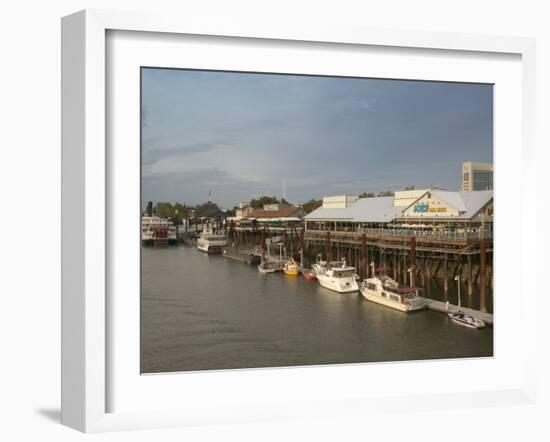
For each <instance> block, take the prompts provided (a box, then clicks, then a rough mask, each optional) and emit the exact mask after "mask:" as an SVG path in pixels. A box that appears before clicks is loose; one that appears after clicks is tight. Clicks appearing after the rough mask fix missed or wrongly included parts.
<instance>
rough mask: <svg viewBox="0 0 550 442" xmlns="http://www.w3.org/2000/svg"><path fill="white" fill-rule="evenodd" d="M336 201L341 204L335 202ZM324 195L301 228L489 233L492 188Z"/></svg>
mask: <svg viewBox="0 0 550 442" xmlns="http://www.w3.org/2000/svg"><path fill="white" fill-rule="evenodd" d="M335 201H340V202H341V204H339V205H338V204H335V203H334V202H335ZM343 201H346V202H349V201H354V198H353V197H351V198H350V197H344V196H341V197H325V198H323V205H322V206H321V207H319V208H318V209H316V210H314V211H313V212H311V213H310V214H308V215H306V216H305V217H304V220H305V230H306V231H338V232H359V233H376V234H383V235H405V236H409V235H411V236H438V237H447V236H454V237H456V235H459V236H462V237H464V238H472V239H474V238H490V237H492V230H493V229H492V227H493V192H492V191H478V192H449V191H445V190H441V189H421V190H416V189H415V190H407V191H401V192H396V193H395V195H394V196H387V197H378V198H360V199H355V201H354V202H352V203H351V204H348V203H346V204H343V203H342V202H343Z"/></svg>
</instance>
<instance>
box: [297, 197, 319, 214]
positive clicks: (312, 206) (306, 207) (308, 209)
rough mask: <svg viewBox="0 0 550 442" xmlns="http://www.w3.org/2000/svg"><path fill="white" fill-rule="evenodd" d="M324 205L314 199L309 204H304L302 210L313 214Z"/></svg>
mask: <svg viewBox="0 0 550 442" xmlns="http://www.w3.org/2000/svg"><path fill="white" fill-rule="evenodd" d="M322 204H323V201H322V200H316V199H314V198H312V199H310V200H309V201H308V202H307V203H304V204H302V208H303V209H304V210H305V211H306V212H308V213H310V212H313V211H314V210H315V209H317V208H319V207H321V205H322Z"/></svg>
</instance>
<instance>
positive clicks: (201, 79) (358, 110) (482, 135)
mask: <svg viewBox="0 0 550 442" xmlns="http://www.w3.org/2000/svg"><path fill="white" fill-rule="evenodd" d="M141 93H142V96H141V98H142V112H141V114H142V115H141V127H142V134H141V137H142V138H141V149H142V204H143V205H144V206H145V204H146V203H147V201H154V202H157V201H169V202H172V203H174V202H180V203H182V204H188V205H195V204H199V203H202V202H205V201H207V200H211V201H214V202H216V203H217V204H218V205H220V207H222V208H224V209H230V208H233V207H234V206H236V205H238V203H239V202H240V201H248V200H250V199H252V198H255V197H259V196H262V195H270V196H271V195H275V196H277V197H279V198H280V197H282V196H283V192H284V195H285V197H286V199H287V200H288V201H290V202H292V203H300V202H306V201H308V200H310V199H311V198H315V199H320V198H322V197H323V196H329V195H343V194H351V195H357V194H360V193H362V192H374V193H378V192H380V191H384V190H392V191H396V190H400V189H403V188H404V187H406V186H415V187H417V188H418V187H430V186H438V187H443V188H445V189H447V190H459V188H460V175H461V167H462V162H464V161H480V162H492V160H493V88H492V85H485V84H467V83H446V82H427V81H404V80H380V79H368V78H342V77H314V76H297V75H280V74H255V73H234V72H209V71H192V70H181V69H156V68H143V69H142V90H141Z"/></svg>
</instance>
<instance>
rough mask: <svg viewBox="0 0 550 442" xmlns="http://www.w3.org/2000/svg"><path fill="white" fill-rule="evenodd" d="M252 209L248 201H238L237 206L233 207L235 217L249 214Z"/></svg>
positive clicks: (244, 216)
mask: <svg viewBox="0 0 550 442" xmlns="http://www.w3.org/2000/svg"><path fill="white" fill-rule="evenodd" d="M253 211H254V208H253V207H252V206H251V205H250V203H248V202H241V203H239V207H237V208H236V209H235V219H242V218H246V217H247V216H249V215H250V214H251V213H252V212H253Z"/></svg>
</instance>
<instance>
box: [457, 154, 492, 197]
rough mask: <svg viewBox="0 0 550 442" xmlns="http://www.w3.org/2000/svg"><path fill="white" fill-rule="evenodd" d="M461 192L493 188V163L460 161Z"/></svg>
mask: <svg viewBox="0 0 550 442" xmlns="http://www.w3.org/2000/svg"><path fill="white" fill-rule="evenodd" d="M460 189H461V190H462V191H463V192H473V191H476V190H493V165H492V164H490V163H474V162H472V161H469V162H466V163H462V185H461V186H460Z"/></svg>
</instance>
